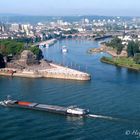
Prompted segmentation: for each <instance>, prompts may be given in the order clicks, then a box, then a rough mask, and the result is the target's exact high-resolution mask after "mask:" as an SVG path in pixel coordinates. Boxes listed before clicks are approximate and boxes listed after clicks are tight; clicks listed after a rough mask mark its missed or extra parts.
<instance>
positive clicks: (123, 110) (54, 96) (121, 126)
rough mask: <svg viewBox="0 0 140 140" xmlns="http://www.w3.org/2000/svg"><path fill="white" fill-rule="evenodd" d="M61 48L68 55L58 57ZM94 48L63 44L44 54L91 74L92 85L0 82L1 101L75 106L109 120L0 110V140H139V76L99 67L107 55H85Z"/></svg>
mask: <svg viewBox="0 0 140 140" xmlns="http://www.w3.org/2000/svg"><path fill="white" fill-rule="evenodd" d="M63 45H66V46H67V47H68V53H67V54H62V53H61V46H63ZM92 47H98V42H95V41H87V40H62V41H58V42H57V43H56V44H55V45H53V46H51V47H50V48H48V49H44V55H45V57H46V58H48V59H50V60H53V61H54V62H56V63H60V64H63V65H66V66H69V67H73V68H75V69H80V70H81V71H86V72H88V73H90V74H91V77H92V80H91V81H87V82H83V81H72V80H59V79H28V78H10V77H0V99H1V100H3V99H4V98H5V97H6V95H11V96H12V97H13V98H15V99H19V100H24V101H31V102H38V103H46V104H54V105H62V106H69V105H78V106H80V107H83V108H86V109H89V110H90V112H92V114H95V115H97V114H98V115H102V116H107V117H103V118H102V117H101V118H98V117H97V118H86V119H82V118H76V117H68V116H63V115H58V114H51V113H46V112H41V111H32V110H25V109H17V108H4V107H0V125H1V127H0V140H26V139H28V140H30V139H31V140H32V139H34V140H58V139H60V140H65V139H66V140H90V139H91V140H93V139H95V140H119V139H120V140H134V139H137V138H138V137H137V136H138V132H139V131H140V73H137V72H135V71H130V70H128V69H125V68H117V67H114V66H112V65H107V64H103V63H101V62H100V58H101V57H102V56H103V55H107V54H93V55H91V54H87V53H86V52H87V50H88V49H89V48H92ZM110 117H113V118H119V119H117V120H115V119H111V118H110ZM133 131H134V132H135V133H134V132H133ZM136 131H137V133H136ZM139 133H140V132H139Z"/></svg>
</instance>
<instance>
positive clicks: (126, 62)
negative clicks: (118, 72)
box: [100, 57, 140, 71]
mask: <svg viewBox="0 0 140 140" xmlns="http://www.w3.org/2000/svg"><path fill="white" fill-rule="evenodd" d="M100 61H101V62H103V63H107V64H111V65H115V66H118V67H124V68H128V69H131V70H136V71H140V64H136V63H135V62H134V60H133V59H132V58H121V57H115V58H111V57H102V58H101V59H100Z"/></svg>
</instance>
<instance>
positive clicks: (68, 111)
mask: <svg viewBox="0 0 140 140" xmlns="http://www.w3.org/2000/svg"><path fill="white" fill-rule="evenodd" d="M0 105H2V106H5V107H18V108H26V109H32V110H40V111H46V112H53V113H58V114H64V115H74V116H86V115H87V114H88V113H89V111H88V110H86V109H82V108H78V107H77V106H69V107H62V106H56V105H47V104H39V103H32V102H24V101H17V100H10V99H7V100H4V101H1V102H0Z"/></svg>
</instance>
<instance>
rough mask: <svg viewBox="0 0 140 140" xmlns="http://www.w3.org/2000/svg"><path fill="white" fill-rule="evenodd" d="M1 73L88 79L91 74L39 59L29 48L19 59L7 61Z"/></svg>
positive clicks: (15, 75) (20, 75) (14, 75)
mask: <svg viewBox="0 0 140 140" xmlns="http://www.w3.org/2000/svg"><path fill="white" fill-rule="evenodd" d="M0 75H2V76H12V77H26V78H56V79H67V80H80V81H88V80H90V79H91V76H90V74H88V73H85V72H81V71H78V70H74V69H71V68H67V67H64V66H60V65H58V64H54V63H52V62H49V61H47V60H40V61H37V60H36V59H35V56H34V54H33V53H32V52H31V51H29V50H24V51H23V52H22V53H21V57H20V59H19V60H15V61H13V62H9V63H7V67H6V68H1V69H0Z"/></svg>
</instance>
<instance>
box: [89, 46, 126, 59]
mask: <svg viewBox="0 0 140 140" xmlns="http://www.w3.org/2000/svg"><path fill="white" fill-rule="evenodd" d="M101 52H104V53H108V54H109V55H111V56H112V57H127V52H126V51H125V50H122V52H121V54H119V55H118V54H117V51H116V50H115V49H113V48H111V47H108V46H106V45H105V44H100V47H99V48H91V49H89V50H88V53H90V54H94V53H101Z"/></svg>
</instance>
